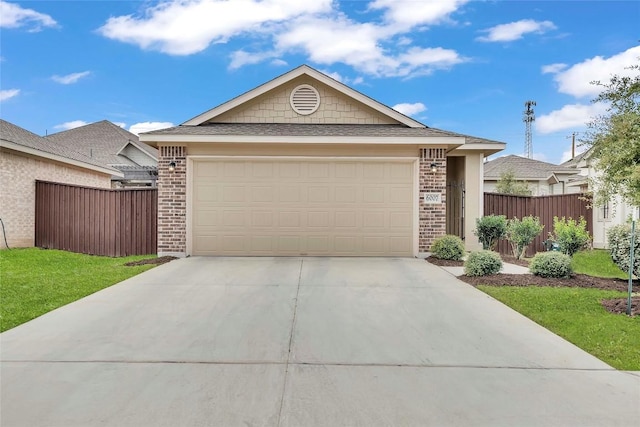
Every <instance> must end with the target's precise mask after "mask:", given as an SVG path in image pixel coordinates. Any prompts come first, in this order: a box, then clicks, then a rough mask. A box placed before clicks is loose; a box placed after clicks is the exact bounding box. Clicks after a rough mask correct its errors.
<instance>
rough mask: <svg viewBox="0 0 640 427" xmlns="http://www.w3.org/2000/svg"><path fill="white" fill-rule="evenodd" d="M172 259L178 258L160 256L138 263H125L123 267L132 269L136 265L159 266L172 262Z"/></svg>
mask: <svg viewBox="0 0 640 427" xmlns="http://www.w3.org/2000/svg"><path fill="white" fill-rule="evenodd" d="M174 259H178V258H176V257H174V256H161V257H156V258H147V259H141V260H140V261H131V262H127V263H125V264H124V265H126V266H127V267H133V266H136V265H149V264H155V265H160V264H166V263H168V262H169V261H173V260H174Z"/></svg>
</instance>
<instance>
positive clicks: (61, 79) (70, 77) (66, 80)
mask: <svg viewBox="0 0 640 427" xmlns="http://www.w3.org/2000/svg"><path fill="white" fill-rule="evenodd" d="M89 74H91V71H82V72H80V73H71V74H67V75H66V76H57V75H56V76H51V80H53V81H54V82H56V83H60V84H63V85H70V84H72V83H76V82H77V81H78V80H80V79H81V78H83V77H87V76H88V75H89Z"/></svg>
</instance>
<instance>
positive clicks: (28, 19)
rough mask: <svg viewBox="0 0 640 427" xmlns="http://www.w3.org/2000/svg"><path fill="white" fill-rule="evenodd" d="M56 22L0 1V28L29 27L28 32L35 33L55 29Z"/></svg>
mask: <svg viewBox="0 0 640 427" xmlns="http://www.w3.org/2000/svg"><path fill="white" fill-rule="evenodd" d="M57 24H58V23H57V22H56V21H55V20H54V19H53V18H52V17H51V16H49V15H47V14H44V13H40V12H36V11H35V10H33V9H24V8H22V7H20V6H19V5H17V4H15V3H9V2H6V1H0V28H20V27H25V26H30V29H29V31H31V32H37V31H40V30H41V29H42V27H55V26H57Z"/></svg>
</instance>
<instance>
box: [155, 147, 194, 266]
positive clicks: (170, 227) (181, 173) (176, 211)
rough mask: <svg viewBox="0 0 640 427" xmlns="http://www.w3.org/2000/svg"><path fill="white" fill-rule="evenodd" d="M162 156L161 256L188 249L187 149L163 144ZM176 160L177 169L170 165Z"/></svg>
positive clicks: (159, 208)
mask: <svg viewBox="0 0 640 427" xmlns="http://www.w3.org/2000/svg"><path fill="white" fill-rule="evenodd" d="M159 151H160V157H159V158H158V256H163V255H185V254H186V252H187V222H186V219H187V159H186V156H187V149H186V147H183V146H170V147H160V150H159ZM171 162H174V163H175V168H174V170H173V171H170V170H169V164H170V163H171Z"/></svg>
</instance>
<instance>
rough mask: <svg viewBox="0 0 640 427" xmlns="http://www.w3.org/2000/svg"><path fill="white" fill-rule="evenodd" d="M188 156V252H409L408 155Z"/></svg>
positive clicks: (410, 163) (410, 181)
mask: <svg viewBox="0 0 640 427" xmlns="http://www.w3.org/2000/svg"><path fill="white" fill-rule="evenodd" d="M192 163H193V165H194V170H195V171H194V173H192V174H191V176H192V181H191V183H190V185H191V186H192V188H193V190H192V192H191V194H192V196H191V197H192V198H193V200H192V201H191V204H192V213H191V233H192V234H191V237H190V239H191V242H192V243H191V248H192V253H193V254H194V255H341V256H384V255H387V256H411V255H413V247H414V243H413V227H414V225H413V216H414V215H413V206H414V183H413V179H414V178H413V172H412V171H413V170H414V166H413V160H407V161H400V162H397V161H384V160H377V159H371V160H358V161H352V160H346V161H345V160H336V159H331V160H321V159H318V160H309V159H305V160H293V159H292V160H289V159H286V160H268V159H264V160H262V159H260V160H256V159H251V160H232V161H229V160H226V159H194V161H193V162H192ZM409 172H411V173H410V174H409Z"/></svg>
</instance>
